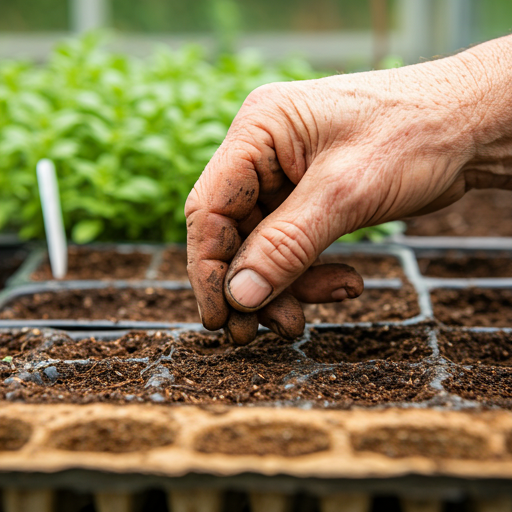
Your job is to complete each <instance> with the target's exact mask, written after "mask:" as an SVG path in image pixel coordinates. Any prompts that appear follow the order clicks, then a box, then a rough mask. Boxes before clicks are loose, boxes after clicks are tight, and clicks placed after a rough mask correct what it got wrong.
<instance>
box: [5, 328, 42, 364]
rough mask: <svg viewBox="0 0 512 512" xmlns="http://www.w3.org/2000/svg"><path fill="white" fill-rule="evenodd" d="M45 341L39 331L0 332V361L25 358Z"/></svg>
mask: <svg viewBox="0 0 512 512" xmlns="http://www.w3.org/2000/svg"><path fill="white" fill-rule="evenodd" d="M45 341H46V340H45V337H44V336H43V335H42V334H41V331H40V330H39V329H32V330H28V329H23V330H21V329H20V330H17V331H8V332H0V359H3V358H5V357H12V358H15V357H20V356H26V355H28V354H30V352H32V351H34V350H35V349H38V348H39V347H40V346H41V345H42V344H43V343H44V342H45Z"/></svg>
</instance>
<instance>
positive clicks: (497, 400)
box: [443, 365, 512, 409]
mask: <svg viewBox="0 0 512 512" xmlns="http://www.w3.org/2000/svg"><path fill="white" fill-rule="evenodd" d="M450 372H451V374H452V375H451V377H449V378H448V379H446V380H444V381H443V387H444V388H445V389H446V390H447V391H448V392H449V393H454V394H457V395H459V396H461V397H462V398H465V399H467V400H474V401H478V402H480V403H483V404H484V405H488V406H498V407H503V408H506V409H511V408H512V368H505V367H503V366H484V365H481V366H473V367H472V368H463V367H460V366H459V367H454V368H451V369H450Z"/></svg>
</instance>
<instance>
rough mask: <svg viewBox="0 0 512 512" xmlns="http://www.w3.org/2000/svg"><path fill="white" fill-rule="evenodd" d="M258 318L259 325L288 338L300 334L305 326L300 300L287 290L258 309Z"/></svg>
mask: <svg viewBox="0 0 512 512" xmlns="http://www.w3.org/2000/svg"><path fill="white" fill-rule="evenodd" d="M258 320H259V322H260V324H261V325H264V326H265V327H268V328H269V329H271V330H272V331H273V332H275V333H276V334H278V335H279V336H281V337H282V338H285V339H290V340H293V339H295V338H298V337H299V336H302V334H303V333H304V328H305V327H306V319H305V317H304V311H303V310H302V306H301V304H300V302H299V301H298V300H297V299H296V298H295V297H294V296H293V295H291V294H289V293H287V292H283V293H282V294H281V295H279V296H278V297H276V298H275V299H274V300H273V301H272V302H270V303H269V304H268V305H267V306H265V307H264V308H263V309H261V310H260V311H258Z"/></svg>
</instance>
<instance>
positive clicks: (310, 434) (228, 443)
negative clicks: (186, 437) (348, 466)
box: [194, 421, 331, 457]
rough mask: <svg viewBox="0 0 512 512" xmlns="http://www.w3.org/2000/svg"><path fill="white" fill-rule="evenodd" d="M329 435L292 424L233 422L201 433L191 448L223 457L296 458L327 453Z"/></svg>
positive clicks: (309, 427)
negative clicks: (220, 454)
mask: <svg viewBox="0 0 512 512" xmlns="http://www.w3.org/2000/svg"><path fill="white" fill-rule="evenodd" d="M330 444H331V443H330V438H329V434H328V433H327V432H326V431H325V430H323V429H320V428H317V427H313V426H311V425H305V424H300V423H292V422H284V421H283V422H277V421H276V422H271V423H260V422H252V423H251V422H242V421H241V422H236V423H231V424H229V425H221V426H217V427H213V428H209V429H208V430H206V431H204V432H201V433H200V434H199V435H198V436H197V438H196V439H195V442H194V448H195V449H196V450H197V451H199V452H203V453H222V454H224V455H259V456H265V455H267V456H268V455H277V456H279V457H300V456H301V455H309V454H311V453H318V452H322V451H326V450H329V449H330Z"/></svg>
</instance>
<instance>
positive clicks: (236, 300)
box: [224, 174, 343, 312]
mask: <svg viewBox="0 0 512 512" xmlns="http://www.w3.org/2000/svg"><path fill="white" fill-rule="evenodd" d="M312 181H313V180H312V179H311V178H310V177H308V174H306V175H305V176H304V178H303V179H302V180H301V181H300V182H299V184H298V185H297V187H296V188H295V189H294V191H293V192H292V193H291V194H290V195H289V196H288V198H287V199H286V200H285V201H284V202H283V203H282V204H281V205H280V206H279V208H277V209H276V210H275V211H274V212H272V213H271V214H270V215H269V216H268V217H266V218H265V219H264V220H263V221H262V222H260V224H259V225H258V226H257V227H256V228H255V229H254V231H253V232H252V233H251V234H250V236H249V237H248V238H247V240H246V241H245V242H244V244H243V245H242V246H241V247H240V249H239V250H238V252H237V254H236V255H235V257H234V259H233V261H232V262H231V264H230V267H229V270H228V272H227V274H226V279H225V281H224V292H225V296H226V299H227V300H228V302H229V303H230V304H231V306H233V308H235V309H237V310H238V311H242V312H252V311H255V310H258V309H260V308H261V307H263V306H265V305H266V304H268V303H269V302H270V301H272V300H273V299H274V298H276V297H277V296H278V295H279V294H280V293H281V292H282V291H283V290H285V289H286V288H287V287H288V286H290V285H291V284H292V283H293V282H294V281H295V280H296V279H297V278H298V277H299V276H300V275H301V274H302V273H304V272H305V271H306V270H307V269H308V268H309V266H310V265H311V264H312V263H313V262H314V261H315V260H316V259H317V257H318V256H319V255H320V253H321V252H322V251H323V250H324V249H325V248H326V247H328V246H329V245H330V243H332V242H333V241H334V240H335V239H336V238H337V237H338V236H339V235H338V234H337V231H338V230H339V229H340V228H341V229H343V228H342V227H341V226H336V220H337V215H336V214H335V212H334V211H333V210H334V208H335V203H336V201H335V200H334V199H335V198H334V197H333V196H332V193H333V190H332V187H328V186H327V187H323V186H320V185H319V184H318V183H317V184H315V185H313V184H312ZM336 228H337V229H336Z"/></svg>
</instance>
